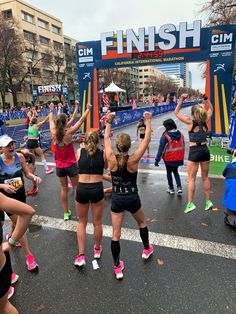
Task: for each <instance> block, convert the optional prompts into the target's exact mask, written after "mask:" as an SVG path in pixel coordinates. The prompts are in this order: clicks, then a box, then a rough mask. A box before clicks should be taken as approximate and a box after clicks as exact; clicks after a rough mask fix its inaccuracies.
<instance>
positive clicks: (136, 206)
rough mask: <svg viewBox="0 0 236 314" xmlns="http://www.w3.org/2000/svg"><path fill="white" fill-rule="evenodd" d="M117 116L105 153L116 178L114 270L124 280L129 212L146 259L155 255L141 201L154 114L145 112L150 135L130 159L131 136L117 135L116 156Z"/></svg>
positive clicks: (114, 185) (108, 137) (113, 217)
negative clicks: (142, 166) (140, 177)
mask: <svg viewBox="0 0 236 314" xmlns="http://www.w3.org/2000/svg"><path fill="white" fill-rule="evenodd" d="M114 117H115V115H114V114H110V115H109V119H108V121H107V127H106V130H105V137H104V142H105V153H106V159H107V161H108V168H109V169H110V171H111V175H112V202H111V220H112V241H111V251H112V256H113V260H114V266H113V270H114V273H115V276H116V278H117V279H121V278H123V269H124V262H123V261H122V260H120V237H121V227H122V222H123V219H124V213H125V211H128V212H130V213H131V214H132V216H133V218H134V219H135V220H136V222H137V224H138V226H139V231H140V237H141V239H142V242H143V246H144V249H143V252H142V258H143V259H148V258H149V257H150V255H151V254H153V246H152V245H151V244H149V235H148V229H147V225H146V223H145V218H144V212H143V209H142V205H141V202H140V198H139V194H138V187H137V174H138V164H139V160H140V159H141V158H142V156H143V154H144V153H145V151H146V149H147V147H148V144H149V142H150V140H151V132H152V130H151V113H150V112H145V113H144V118H145V121H146V132H145V137H144V139H143V141H142V142H141V143H140V144H139V147H138V149H137V150H136V151H134V152H133V153H132V154H131V155H130V156H129V155H128V152H129V149H130V147H131V139H130V136H129V135H128V134H126V133H120V134H118V135H117V136H116V148H117V150H118V154H117V155H116V154H115V153H114V151H113V149H112V144H111V140H110V131H111V124H112V122H113V120H114Z"/></svg>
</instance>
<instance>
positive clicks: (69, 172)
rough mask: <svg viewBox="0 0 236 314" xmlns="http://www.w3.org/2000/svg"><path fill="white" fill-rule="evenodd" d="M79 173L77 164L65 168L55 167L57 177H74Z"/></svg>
mask: <svg viewBox="0 0 236 314" xmlns="http://www.w3.org/2000/svg"><path fill="white" fill-rule="evenodd" d="M78 173H79V168H78V166H77V164H76V163H75V164H73V165H72V166H70V167H66V168H58V167H56V174H57V176H58V177H59V178H62V177H67V176H68V177H74V176H76V175H77V174H78Z"/></svg>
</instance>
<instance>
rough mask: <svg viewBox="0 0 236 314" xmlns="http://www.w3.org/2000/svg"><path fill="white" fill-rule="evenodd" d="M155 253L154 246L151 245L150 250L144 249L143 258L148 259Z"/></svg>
mask: <svg viewBox="0 0 236 314" xmlns="http://www.w3.org/2000/svg"><path fill="white" fill-rule="evenodd" d="M153 252H154V249H153V246H152V245H151V244H149V248H148V249H143V254H142V258H143V259H148V258H149V257H150V256H151V255H152V254H153Z"/></svg>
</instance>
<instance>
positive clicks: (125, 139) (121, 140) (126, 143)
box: [116, 133, 131, 169]
mask: <svg viewBox="0 0 236 314" xmlns="http://www.w3.org/2000/svg"><path fill="white" fill-rule="evenodd" d="M130 146H131V139H130V136H129V135H128V134H126V133H121V134H118V135H117V137H116V148H117V150H118V152H119V154H118V156H117V166H118V168H119V169H122V168H124V166H125V164H126V161H127V158H126V156H127V152H128V150H129V149H130Z"/></svg>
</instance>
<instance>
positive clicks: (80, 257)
mask: <svg viewBox="0 0 236 314" xmlns="http://www.w3.org/2000/svg"><path fill="white" fill-rule="evenodd" d="M74 265H75V266H79V267H81V266H83V265H86V258H85V256H84V255H78V256H76V258H75V260H74Z"/></svg>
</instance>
